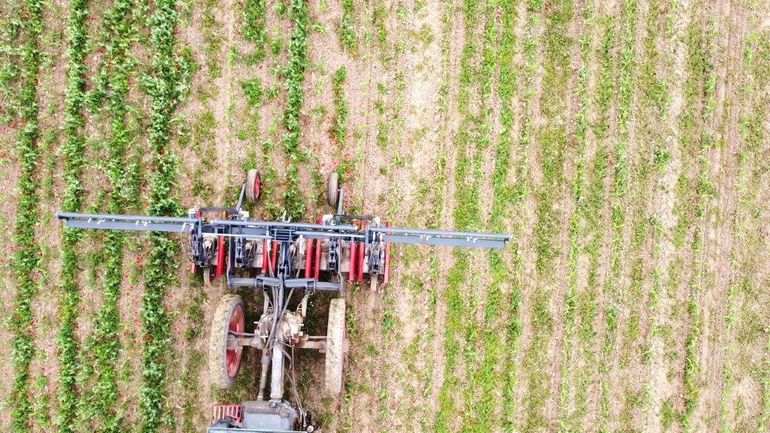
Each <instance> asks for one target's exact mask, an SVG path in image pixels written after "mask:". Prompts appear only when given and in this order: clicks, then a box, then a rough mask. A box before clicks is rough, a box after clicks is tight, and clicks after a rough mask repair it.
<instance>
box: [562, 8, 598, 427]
mask: <svg viewBox="0 0 770 433" xmlns="http://www.w3.org/2000/svg"><path fill="white" fill-rule="evenodd" d="M593 12H594V11H593V8H592V7H590V6H585V7H583V8H582V9H581V11H580V22H581V30H582V33H581V36H580V40H579V44H580V62H581V66H580V69H579V73H578V81H577V90H576V92H577V95H576V97H577V100H578V104H579V109H578V111H577V113H576V119H575V122H576V124H575V140H576V142H577V147H578V149H577V158H576V163H575V164H576V165H575V181H574V185H573V187H572V196H573V201H574V203H575V210H574V212H573V213H572V216H571V217H570V221H569V252H568V255H567V267H568V275H567V280H568V284H567V296H566V299H565V311H564V328H565V336H564V339H565V341H564V357H563V359H562V368H561V371H562V378H561V390H560V398H559V401H560V404H561V416H562V419H561V423H560V424H561V428H562V429H563V430H565V431H577V430H579V428H580V426H579V415H580V412H578V411H574V412H573V409H570V408H571V407H573V406H572V405H571V400H572V398H573V392H574V390H573V388H572V384H573V382H574V381H575V380H577V379H579V378H580V376H579V375H578V374H575V373H576V372H575V367H574V365H575V363H574V362H575V358H576V353H577V354H579V352H578V349H577V347H578V346H577V344H575V343H576V342H575V341H574V340H575V338H576V337H577V332H578V329H579V328H580V327H582V326H585V323H584V322H583V320H585V318H584V317H582V316H581V315H580V313H581V312H582V310H581V309H580V308H579V307H580V306H581V301H582V300H583V299H584V296H585V295H584V293H580V292H579V289H580V287H579V278H578V257H579V256H580V254H581V249H582V242H583V241H582V240H583V238H584V237H585V234H584V232H585V227H586V224H585V221H586V218H587V212H588V202H587V200H586V193H587V191H586V189H587V187H588V180H589V179H588V176H587V171H586V165H587V164H586V148H587V147H588V138H587V133H588V129H589V124H588V110H589V108H590V105H591V94H590V92H589V89H588V81H589V68H588V64H589V62H590V61H591V60H592V56H593V51H592V50H593V45H592V44H593V41H592V38H591V37H590V33H589V32H587V30H588V29H589V28H590V27H589V26H588V23H591V22H593V21H594V15H593Z"/></svg>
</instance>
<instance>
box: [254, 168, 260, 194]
mask: <svg viewBox="0 0 770 433" xmlns="http://www.w3.org/2000/svg"><path fill="white" fill-rule="evenodd" d="M261 194H262V178H261V177H260V176H259V173H257V176H256V177H254V197H255V198H259V196H260V195H261Z"/></svg>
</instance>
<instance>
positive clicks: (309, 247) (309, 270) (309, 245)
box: [305, 239, 315, 278]
mask: <svg viewBox="0 0 770 433" xmlns="http://www.w3.org/2000/svg"><path fill="white" fill-rule="evenodd" d="M314 255H315V250H314V249H313V240H312V239H308V240H307V242H306V244H305V278H312V277H311V275H313V274H314V272H313V256H314Z"/></svg>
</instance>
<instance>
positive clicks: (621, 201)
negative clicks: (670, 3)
mask: <svg viewBox="0 0 770 433" xmlns="http://www.w3.org/2000/svg"><path fill="white" fill-rule="evenodd" d="M622 9H623V12H622V16H621V19H620V22H621V23H622V28H621V29H622V30H621V32H622V38H621V40H620V51H619V53H618V77H617V82H616V83H615V89H616V91H617V93H614V94H613V95H612V96H615V97H617V98H618V100H617V104H616V106H617V113H618V114H617V119H616V121H615V125H616V129H615V131H614V132H615V133H616V134H617V136H618V138H617V142H616V145H615V148H614V150H613V151H614V154H613V155H612V158H613V160H614V165H613V167H612V170H613V173H612V175H613V177H612V186H611V188H610V222H611V233H612V236H611V241H610V252H609V273H608V275H607V278H606V280H605V284H604V286H603V290H604V292H605V293H606V294H607V295H608V296H609V298H610V299H611V300H612V302H611V303H610V304H609V305H608V306H605V307H604V319H605V324H606V335H605V337H604V341H603V344H602V348H601V358H600V361H599V373H600V374H601V377H602V380H601V385H600V386H601V398H600V403H599V413H600V423H601V424H600V425H602V427H603V428H606V423H609V422H610V418H611V416H612V415H611V414H610V389H609V383H608V381H607V379H608V377H609V374H608V373H609V371H610V370H611V369H612V368H613V367H612V364H614V363H615V361H616V359H615V358H616V357H615V354H614V353H613V352H614V351H615V349H616V347H617V339H618V337H617V334H618V328H619V327H620V325H621V321H620V317H619V314H620V313H619V309H618V305H619V304H620V301H619V297H620V296H621V295H620V290H619V285H620V280H621V277H622V273H623V270H624V267H623V257H624V253H625V247H626V246H625V244H624V235H623V233H624V227H625V226H626V224H627V221H626V213H627V204H628V198H627V196H628V189H629V186H628V184H629V182H628V177H629V157H628V151H629V150H628V149H629V140H630V136H629V119H630V117H631V108H632V102H633V101H632V95H631V92H632V86H633V83H632V80H633V78H634V73H635V67H636V64H635V59H634V36H635V34H636V11H637V5H636V1H635V0H627V1H626V2H624V3H623V6H622Z"/></svg>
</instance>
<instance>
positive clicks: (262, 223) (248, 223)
mask: <svg viewBox="0 0 770 433" xmlns="http://www.w3.org/2000/svg"><path fill="white" fill-rule="evenodd" d="M211 223H212V224H214V225H231V226H243V227H287V228H303V229H315V230H332V231H351V232H355V231H358V228H356V226H353V225H349V224H344V225H338V226H327V225H323V224H311V223H284V222H278V221H256V220H249V221H237V220H214V221H212V222H211Z"/></svg>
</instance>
